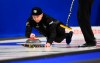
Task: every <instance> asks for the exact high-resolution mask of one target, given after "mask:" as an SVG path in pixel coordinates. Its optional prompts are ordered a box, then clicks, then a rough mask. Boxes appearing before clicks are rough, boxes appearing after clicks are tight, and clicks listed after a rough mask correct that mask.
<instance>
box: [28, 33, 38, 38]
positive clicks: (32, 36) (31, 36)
mask: <svg viewBox="0 0 100 63" xmlns="http://www.w3.org/2000/svg"><path fill="white" fill-rule="evenodd" d="M29 39H38V38H36V37H35V34H33V33H31V34H30V38H29Z"/></svg>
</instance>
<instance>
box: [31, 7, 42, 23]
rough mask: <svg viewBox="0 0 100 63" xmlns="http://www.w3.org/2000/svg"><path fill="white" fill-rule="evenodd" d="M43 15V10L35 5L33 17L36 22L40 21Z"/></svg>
mask: <svg viewBox="0 0 100 63" xmlns="http://www.w3.org/2000/svg"><path fill="white" fill-rule="evenodd" d="M42 17H43V12H42V10H41V8H39V7H34V8H33V9H32V18H33V20H34V21H35V22H36V23H39V22H40V21H41V19H42Z"/></svg>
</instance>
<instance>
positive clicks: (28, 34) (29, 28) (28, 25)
mask: <svg viewBox="0 0 100 63" xmlns="http://www.w3.org/2000/svg"><path fill="white" fill-rule="evenodd" d="M31 32H32V26H31V23H30V22H29V21H27V22H26V30H25V36H26V37H27V38H30V34H31Z"/></svg>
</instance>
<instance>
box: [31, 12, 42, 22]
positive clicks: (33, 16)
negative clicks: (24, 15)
mask: <svg viewBox="0 0 100 63" xmlns="http://www.w3.org/2000/svg"><path fill="white" fill-rule="evenodd" d="M42 17H43V13H42V14H40V15H32V18H33V20H34V21H35V22H36V23H39V22H40V21H41V19H42Z"/></svg>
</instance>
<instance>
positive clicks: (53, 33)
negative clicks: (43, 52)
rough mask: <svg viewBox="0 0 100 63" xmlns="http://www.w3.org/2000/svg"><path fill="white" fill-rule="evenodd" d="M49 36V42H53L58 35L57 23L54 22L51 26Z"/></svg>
mask: <svg viewBox="0 0 100 63" xmlns="http://www.w3.org/2000/svg"><path fill="white" fill-rule="evenodd" d="M48 31H49V36H48V37H47V42H49V43H50V44H52V42H53V41H54V40H55V37H56V24H55V23H53V24H51V25H50V26H49V30H48Z"/></svg>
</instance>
